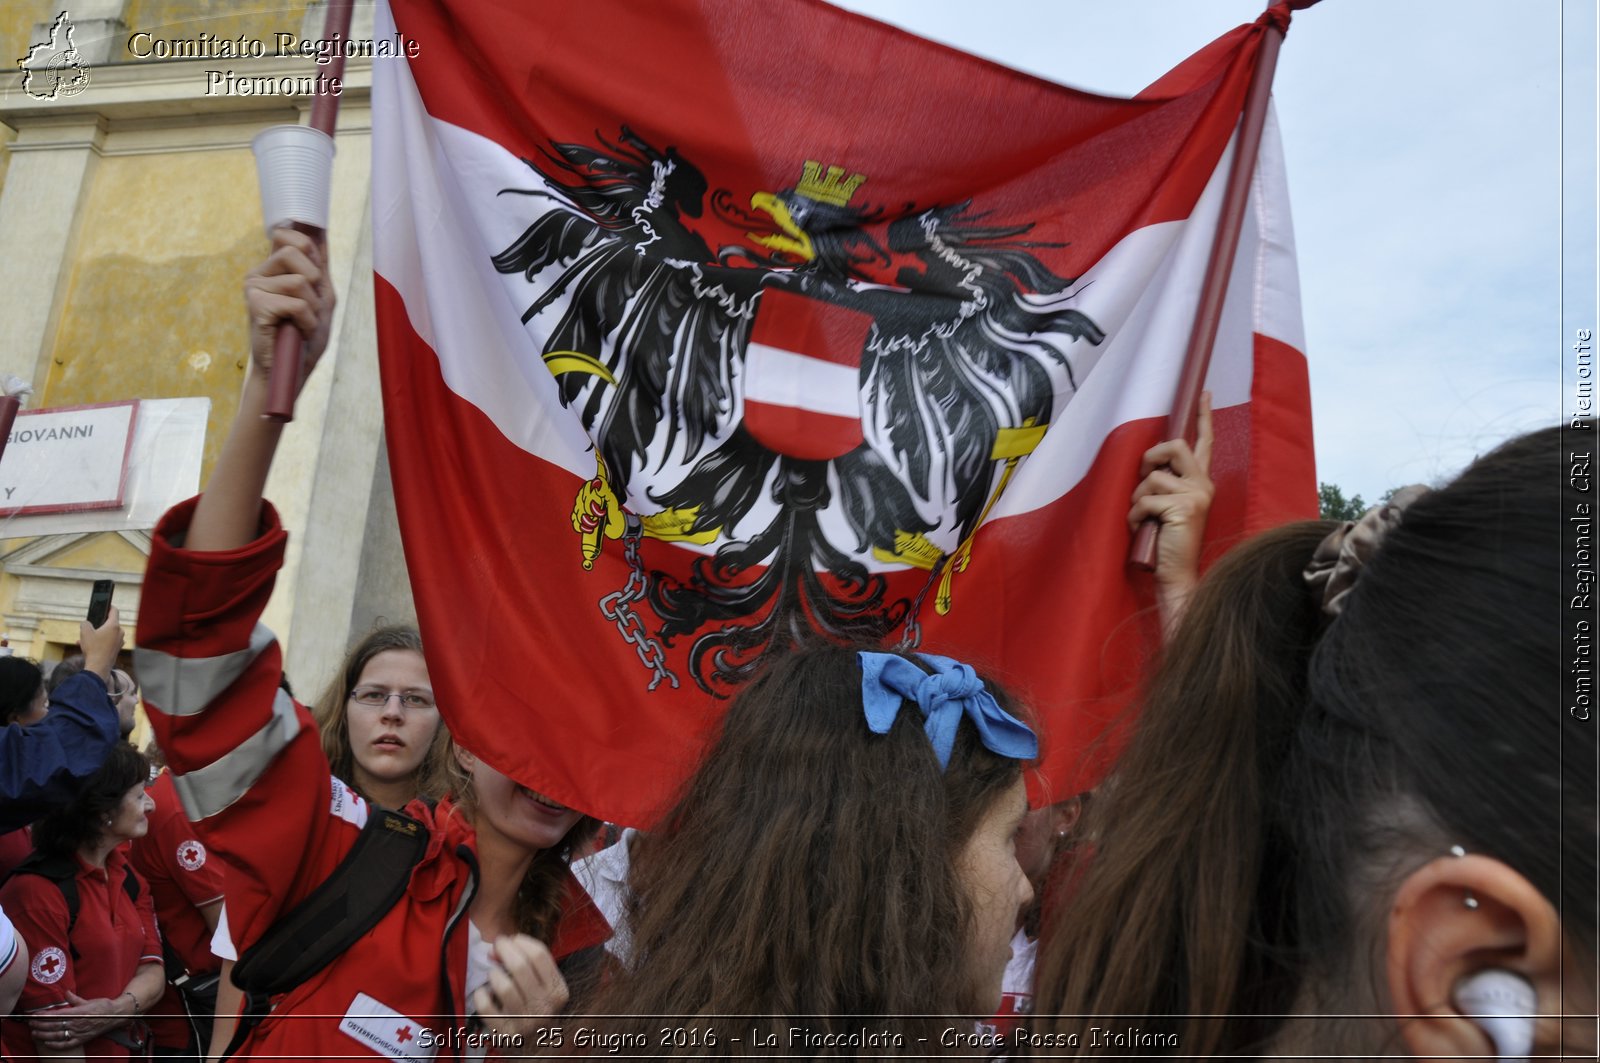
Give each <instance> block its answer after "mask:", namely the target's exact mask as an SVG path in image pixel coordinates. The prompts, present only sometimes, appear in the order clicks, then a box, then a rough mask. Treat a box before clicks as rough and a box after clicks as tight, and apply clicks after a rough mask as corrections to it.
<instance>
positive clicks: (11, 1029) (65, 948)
mask: <svg viewBox="0 0 1600 1063" xmlns="http://www.w3.org/2000/svg"><path fill="white" fill-rule="evenodd" d="M129 875H135V876H136V877H137V874H136V872H134V871H133V869H132V868H130V867H129V866H128V860H127V857H126V856H124V855H123V853H122V852H121V851H120V850H113V851H112V852H111V854H110V855H109V856H107V857H106V866H105V867H104V868H97V867H90V866H89V865H88V864H85V863H84V862H83V861H82V860H79V861H78V875H77V883H78V920H77V923H76V924H74V926H73V928H72V937H71V940H70V941H69V940H68V938H67V902H66V898H64V897H63V896H62V895H61V889H60V887H58V886H57V885H56V884H55V883H54V882H51V881H50V880H49V879H47V878H45V877H44V876H42V875H14V876H13V877H12V878H11V879H10V880H9V881H8V882H6V884H5V885H4V886H0V906H4V908H5V912H6V915H8V916H10V917H11V921H12V922H13V923H14V924H16V928H17V932H18V933H19V934H21V935H22V939H23V940H24V941H26V942H27V943H28V949H29V951H30V952H31V953H32V956H31V958H30V960H29V963H28V979H27V981H26V982H24V983H23V986H22V997H21V999H19V1000H18V1001H17V1009H16V1014H19V1015H20V1014H26V1013H28V1012H34V1011H46V1010H49V1009H51V1008H58V1007H62V1006H63V1005H65V1004H66V1003H67V993H68V992H72V993H76V994H77V995H78V996H80V997H83V998H85V999H87V1000H94V999H96V998H99V997H105V998H108V999H115V998H116V997H118V996H120V995H121V994H122V992H123V991H124V990H126V989H127V987H128V982H129V981H130V980H132V978H133V976H134V973H135V972H137V971H138V969H139V967H140V965H141V964H146V963H160V962H161V939H160V938H159V937H158V936H157V933H156V913H155V907H154V905H153V904H152V903H151V901H150V890H149V889H148V888H147V887H145V885H144V883H143V882H141V883H140V889H139V900H138V903H137V904H136V903H135V902H134V901H133V900H132V899H131V898H130V897H129V896H128V894H127V892H126V890H125V888H124V886H123V879H124V878H126V877H127V876H129ZM74 950H76V952H77V958H76V959H74V958H73V952H74ZM0 1049H3V1050H4V1052H5V1057H6V1058H7V1059H17V1060H20V1059H33V1058H35V1056H34V1049H33V1037H32V1035H31V1034H30V1033H29V1030H28V1026H27V1024H26V1023H23V1022H19V1021H17V1020H15V1019H9V1020H7V1021H6V1022H5V1023H3V1024H0ZM83 1053H84V1055H85V1056H86V1057H90V1058H93V1057H95V1056H106V1057H111V1058H120V1057H126V1056H127V1055H128V1050H127V1049H126V1048H124V1047H123V1046H122V1045H119V1044H117V1043H116V1042H115V1041H112V1040H110V1039H109V1038H105V1037H101V1038H98V1039H96V1040H93V1041H90V1042H89V1043H88V1044H86V1045H84V1046H83Z"/></svg>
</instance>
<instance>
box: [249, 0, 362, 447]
mask: <svg viewBox="0 0 1600 1063" xmlns="http://www.w3.org/2000/svg"><path fill="white" fill-rule="evenodd" d="M352 2H353V0H329V2H328V18H327V21H326V22H325V23H323V37H324V39H327V40H334V39H338V40H341V41H342V40H344V39H345V38H346V37H348V36H349V34H350V14H351V7H352ZM343 74H344V50H343V49H335V50H334V52H333V59H332V62H330V63H329V68H328V72H327V77H326V78H319V79H318V84H319V85H324V86H325V85H329V84H332V83H335V82H337V81H338V80H339V79H340V78H341V77H342V76H343ZM338 118H339V97H338V96H335V95H333V94H332V93H331V92H329V91H327V90H326V89H323V91H320V92H318V93H317V96H316V98H315V99H314V100H313V101H312V103H311V125H310V126H309V127H304V126H298V125H292V126H274V127H273V128H271V129H267V130H264V131H263V132H262V133H261V134H259V135H258V136H257V137H256V139H255V142H254V143H253V144H252V145H251V146H252V147H253V148H254V149H255V153H256V165H257V169H258V171H259V173H260V177H261V209H262V213H263V214H264V215H265V222H266V227H267V231H268V233H270V232H271V231H272V230H273V229H274V228H276V227H278V226H280V225H283V226H287V227H289V228H291V229H294V230H296V231H298V232H302V233H305V234H306V235H307V236H309V237H311V238H312V239H313V240H315V241H316V242H317V243H318V244H319V245H322V246H324V247H325V246H326V244H327V236H328V192H329V186H330V185H331V183H332V176H333V130H334V126H335V125H336V124H337V122H338ZM302 344H303V340H302V337H301V335H300V333H299V331H298V330H296V329H295V327H294V326H293V325H291V324H289V323H287V322H285V323H284V324H282V325H280V326H279V327H278V336H277V340H276V342H275V343H274V346H273V358H272V376H271V383H270V386H269V388H268V391H267V406H266V410H265V412H264V413H263V414H262V416H263V417H266V418H268V419H269V420H273V421H292V420H294V400H295V397H296V396H297V395H299V393H300V384H301V382H302V381H303V380H304V379H305V370H304V366H303V365H302V361H303V360H302V358H301V347H302Z"/></svg>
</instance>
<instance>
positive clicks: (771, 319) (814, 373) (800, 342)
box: [744, 288, 872, 461]
mask: <svg viewBox="0 0 1600 1063" xmlns="http://www.w3.org/2000/svg"><path fill="white" fill-rule="evenodd" d="M871 328H872V316H871V315H870V314H864V313H862V312H861V311H859V310H850V309H848V308H846V307H842V306H837V305H835V304H833V303H827V302H823V301H822V300H820V299H812V298H809V297H807V296H804V295H800V294H799V293H797V292H791V291H787V290H784V289H781V288H768V289H766V290H765V291H764V292H762V293H761V302H760V303H759V304H757V306H756V320H755V324H754V325H753V326H752V327H751V330H750V345H749V346H748V347H747V348H746V350H745V356H744V423H745V427H746V428H748V429H749V430H750V434H751V435H752V436H754V437H755V438H756V440H757V442H759V443H761V445H762V446H765V447H767V448H768V449H770V450H775V451H777V452H778V453H780V454H786V455H788V456H789V457H792V458H801V459H804V460H807V461H827V460H829V459H830V458H837V457H839V456H840V455H842V454H848V453H849V452H850V451H852V450H854V449H855V448H856V447H858V446H860V445H861V442H862V437H861V352H862V350H863V349H864V348H865V347H866V343H867V333H868V331H869V330H870V329H871Z"/></svg>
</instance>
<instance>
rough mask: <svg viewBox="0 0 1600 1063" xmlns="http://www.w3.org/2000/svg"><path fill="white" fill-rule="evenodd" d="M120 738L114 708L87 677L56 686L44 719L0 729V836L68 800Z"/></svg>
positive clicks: (100, 682)
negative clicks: (31, 724)
mask: <svg viewBox="0 0 1600 1063" xmlns="http://www.w3.org/2000/svg"><path fill="white" fill-rule="evenodd" d="M120 739H121V728H120V726H119V724H118V720H117V707H116V706H115V705H113V704H112V703H111V697H110V695H109V694H108V693H107V691H106V684H105V681H104V680H102V679H101V678H100V677H99V676H97V675H95V674H94V673H93V672H79V673H78V674H77V675H75V676H71V677H69V678H68V679H67V680H66V681H65V682H63V683H62V684H61V685H60V686H58V687H56V689H55V690H54V691H52V692H51V694H50V712H49V714H48V715H46V716H45V718H44V719H43V720H40V721H39V722H38V723H36V724H34V725H33V726H32V727H23V726H22V725H21V724H15V723H13V724H10V725H8V726H7V727H5V728H4V729H3V730H0V833H3V832H5V831H11V830H16V829H17V828H18V827H22V826H26V825H27V824H29V823H32V822H33V821H34V820H36V819H38V818H39V817H40V816H42V815H44V814H45V813H46V812H49V811H50V810H51V809H52V808H57V807H60V806H61V805H64V804H66V803H67V802H68V801H71V800H72V798H73V797H74V796H76V795H77V793H78V788H79V787H80V786H81V785H82V784H83V781H84V780H85V779H87V778H88V777H89V776H91V775H93V774H94V773H95V772H96V771H99V770H100V765H102V764H104V763H105V760H106V754H107V753H108V752H109V751H110V749H111V744H112V743H113V742H117V741H119V740H120Z"/></svg>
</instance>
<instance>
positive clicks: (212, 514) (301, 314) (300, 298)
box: [186, 229, 334, 551]
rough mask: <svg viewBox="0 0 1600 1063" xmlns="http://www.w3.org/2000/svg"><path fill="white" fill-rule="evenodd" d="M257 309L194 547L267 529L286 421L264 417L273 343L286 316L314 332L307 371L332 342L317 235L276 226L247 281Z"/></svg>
mask: <svg viewBox="0 0 1600 1063" xmlns="http://www.w3.org/2000/svg"><path fill="white" fill-rule="evenodd" d="M244 297H245V305H246V306H247V307H248V309H249V314H250V374H249V377H248V378H247V379H246V381H245V387H244V394H243V395H242V396H241V397H240V399H239V415H238V416H237V417H235V418H234V421H233V427H232V429H230V430H229V432H228V438H227V439H226V440H225V441H224V443H223V445H222V453H221V454H220V455H219V456H218V457H217V464H216V467H215V468H214V469H212V471H211V478H210V479H209V480H208V481H207V482H206V489H205V494H203V495H202V496H201V497H200V502H199V504H198V505H197V506H196V507H195V511H194V519H193V521H192V522H191V523H190V525H189V535H188V540H187V544H186V545H187V546H188V548H189V549H191V550H203V551H219V550H235V549H238V548H239V547H241V546H244V545H245V544H246V543H249V542H251V541H252V540H254V539H255V538H256V537H257V535H259V534H260V528H261V493H262V489H263V488H264V487H265V486H266V483H267V472H268V470H270V469H271V468H272V456H273V454H274V453H276V451H277V449H278V438H279V436H280V435H282V433H283V425H282V424H281V423H280V422H278V421H271V420H268V419H267V418H265V417H263V416H262V413H263V411H264V410H265V409H266V405H267V380H268V377H269V376H270V375H271V372H272V345H273V340H274V337H275V336H276V335H277V331H278V323H279V322H280V321H285V320H287V321H290V322H292V323H293V324H294V326H295V327H296V328H298V329H299V330H300V332H301V334H302V335H303V336H305V337H306V357H305V364H306V366H307V369H306V372H307V373H309V372H310V371H311V367H313V366H315V364H316V361H317V359H319V358H321V357H322V352H323V350H324V349H326V347H327V346H328V327H329V323H330V322H331V321H332V319H333V307H334V295H333V285H332V284H331V283H330V282H329V279H328V272H327V270H326V268H325V263H324V261H323V254H322V249H321V248H319V247H318V246H317V244H316V241H314V240H312V239H311V238H310V237H308V236H306V235H305V234H304V233H298V232H295V231H293V230H292V229H276V230H274V231H273V233H272V254H271V256H270V257H269V258H268V259H267V260H266V261H265V262H263V263H262V264H261V265H260V266H258V267H256V268H255V269H254V270H252V271H251V272H250V274H249V276H247V277H246V278H245V282H244Z"/></svg>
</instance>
